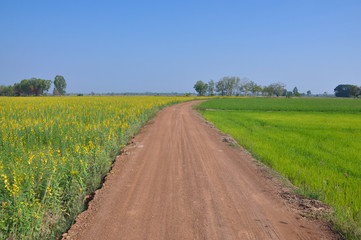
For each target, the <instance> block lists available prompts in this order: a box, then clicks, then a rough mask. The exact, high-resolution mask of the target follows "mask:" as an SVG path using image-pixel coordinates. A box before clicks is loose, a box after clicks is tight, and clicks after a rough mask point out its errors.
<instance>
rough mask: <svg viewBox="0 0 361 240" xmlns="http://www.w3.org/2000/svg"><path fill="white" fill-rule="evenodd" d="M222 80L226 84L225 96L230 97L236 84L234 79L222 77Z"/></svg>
mask: <svg viewBox="0 0 361 240" xmlns="http://www.w3.org/2000/svg"><path fill="white" fill-rule="evenodd" d="M223 79H224V81H225V84H226V95H227V96H232V94H233V90H234V87H235V84H236V77H224V78H223Z"/></svg>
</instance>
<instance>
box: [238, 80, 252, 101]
mask: <svg viewBox="0 0 361 240" xmlns="http://www.w3.org/2000/svg"><path fill="white" fill-rule="evenodd" d="M251 89H252V82H250V81H249V79H248V78H246V77H244V78H242V80H241V85H240V91H241V92H243V93H244V96H246V97H247V94H248V92H250V91H251Z"/></svg>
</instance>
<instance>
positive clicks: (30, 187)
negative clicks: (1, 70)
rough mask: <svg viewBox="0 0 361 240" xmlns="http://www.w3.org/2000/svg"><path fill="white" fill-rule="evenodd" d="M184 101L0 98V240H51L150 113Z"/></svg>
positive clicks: (173, 98) (78, 209) (138, 98)
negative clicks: (12, 239) (30, 239)
mask: <svg viewBox="0 0 361 240" xmlns="http://www.w3.org/2000/svg"><path fill="white" fill-rule="evenodd" d="M186 100H190V98H185V97H139V96H138V97H63V98H61V97H58V98H57V97H53V98H51V97H41V98H31V97H28V98H0V239H8V238H16V239H23V238H34V239H44V238H49V239H54V238H55V237H58V236H60V234H61V233H62V232H63V231H65V230H66V228H67V227H68V226H69V225H70V224H71V223H72V222H73V220H74V218H75V217H76V216H77V215H78V214H79V212H80V211H82V210H83V207H84V204H83V200H84V197H85V196H86V194H88V193H90V192H93V191H94V190H95V189H96V188H98V187H99V185H100V183H101V181H102V178H103V177H104V175H105V174H106V173H107V172H108V171H109V168H110V165H111V163H112V161H113V160H114V157H115V156H116V154H117V153H119V151H120V149H121V148H122V147H123V146H124V145H125V144H127V142H128V140H129V137H130V136H131V135H133V134H135V133H136V132H137V131H138V130H139V128H140V126H142V125H143V124H144V123H145V122H146V121H147V120H148V119H149V118H150V117H152V116H153V115H154V114H155V112H156V111H157V110H159V109H160V108H162V107H164V106H167V105H169V104H172V103H175V102H179V101H186Z"/></svg>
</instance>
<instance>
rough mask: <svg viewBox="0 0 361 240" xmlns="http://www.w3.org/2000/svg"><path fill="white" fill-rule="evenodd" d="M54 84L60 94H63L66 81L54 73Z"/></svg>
mask: <svg viewBox="0 0 361 240" xmlns="http://www.w3.org/2000/svg"><path fill="white" fill-rule="evenodd" d="M54 85H55V88H56V90H57V91H58V93H59V94H60V95H64V94H65V89H66V82H65V79H64V77H63V76H61V75H56V76H55V79H54Z"/></svg>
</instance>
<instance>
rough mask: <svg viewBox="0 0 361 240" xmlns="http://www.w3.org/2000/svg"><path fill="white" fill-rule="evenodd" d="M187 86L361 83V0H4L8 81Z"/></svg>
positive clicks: (1, 30) (0, 38) (4, 75)
mask: <svg viewBox="0 0 361 240" xmlns="http://www.w3.org/2000/svg"><path fill="white" fill-rule="evenodd" d="M57 74H60V75H63V76H64V77H65V79H66V81H67V83H68V88H67V91H68V92H84V93H88V92H91V91H94V92H99V93H100V92H104V93H105V92H126V91H131V92H145V91H153V92H172V91H175V92H188V91H192V92H193V91H194V90H193V85H194V84H195V82H196V81H197V80H203V81H209V80H210V79H214V80H219V79H220V78H221V77H223V76H239V77H248V78H249V79H251V80H253V81H255V82H256V83H258V84H261V85H268V84H270V83H273V82H277V81H280V82H283V83H285V84H286V87H287V88H288V89H289V90H291V89H293V87H295V86H297V87H298V89H299V90H300V91H301V92H306V91H307V90H311V91H312V92H313V93H323V92H324V91H327V92H329V93H333V89H334V88H335V87H336V86H337V85H338V84H339V83H351V84H356V85H361V1H360V0H356V1H348V0H345V1H341V0H337V1H333V0H327V1H318V0H311V1H296V0H295V1H293V0H289V1H280V0H277V1H271V0H264V1H257V0H254V1H251V0H250V1H211V0H207V1H195V0H193V1H190V0H189V1H188V0H182V1H181V0H179V1H157V0H153V1H67V0H65V1H37V0H32V1H16V0H1V1H0V85H10V84H11V85H12V84H14V83H15V82H19V81H21V80H22V79H25V78H31V77H38V78H44V79H51V80H53V79H54V77H55V75H57Z"/></svg>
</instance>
